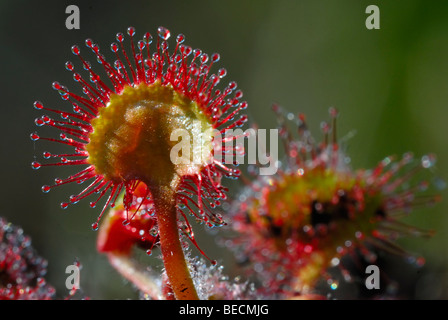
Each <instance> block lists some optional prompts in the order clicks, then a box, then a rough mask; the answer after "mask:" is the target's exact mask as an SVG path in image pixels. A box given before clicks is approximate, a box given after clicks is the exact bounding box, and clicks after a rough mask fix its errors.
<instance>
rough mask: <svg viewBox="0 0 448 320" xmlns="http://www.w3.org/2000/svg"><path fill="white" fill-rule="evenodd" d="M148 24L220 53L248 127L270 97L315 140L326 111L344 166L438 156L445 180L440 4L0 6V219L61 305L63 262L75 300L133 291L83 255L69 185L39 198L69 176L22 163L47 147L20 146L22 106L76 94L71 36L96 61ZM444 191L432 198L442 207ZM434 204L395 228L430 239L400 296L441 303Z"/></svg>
mask: <svg viewBox="0 0 448 320" xmlns="http://www.w3.org/2000/svg"><path fill="white" fill-rule="evenodd" d="M69 4H77V5H78V6H79V8H80V11H81V29H80V30H67V29H66V28H65V19H66V17H67V15H66V14H65V8H66V6H67V5H69ZM370 4H376V5H378V6H379V8H380V10H381V29H380V30H367V29H366V27H365V19H366V17H367V14H366V13H365V9H366V7H367V6H368V5H370ZM160 25H163V26H165V27H167V28H169V29H170V30H171V32H172V34H174V35H176V34H178V33H183V34H185V36H186V39H187V41H186V43H187V44H189V45H191V46H192V47H193V48H196V47H199V48H201V49H203V50H204V51H205V52H208V53H213V52H219V53H220V54H221V62H220V66H225V67H226V69H227V70H228V75H227V77H226V80H228V81H230V80H235V81H236V82H237V83H238V85H239V88H241V89H242V90H243V91H244V98H245V99H246V100H247V101H248V102H249V110H248V113H249V115H251V117H252V119H253V120H254V121H256V122H258V123H259V126H260V127H261V128H274V127H275V126H276V123H275V121H274V118H273V116H272V113H271V112H270V107H271V105H272V103H274V102H276V103H279V104H281V105H282V106H284V107H285V108H288V109H289V110H291V111H292V112H304V113H306V114H307V116H308V119H309V123H310V126H311V128H314V129H315V131H314V132H316V134H318V133H319V131H318V127H319V123H320V121H322V120H325V119H327V115H328V113H327V112H328V107H330V106H335V107H337V108H338V109H339V110H340V114H341V115H340V117H339V120H338V121H339V133H340V136H343V135H345V134H348V133H349V132H351V131H352V130H356V132H357V134H356V135H355V136H354V137H353V138H352V139H351V140H350V142H349V155H350V156H351V158H352V165H353V167H354V168H370V167H372V166H374V165H375V164H376V163H377V162H378V161H379V160H381V159H382V158H384V157H385V156H387V155H390V154H398V155H401V154H402V153H404V152H406V151H413V152H414V153H415V154H416V155H417V156H421V155H423V154H425V153H429V152H433V153H436V154H437V156H438V164H437V168H436V169H437V171H436V173H437V175H440V176H441V177H444V178H445V179H446V178H448V169H447V166H446V164H447V163H448V152H447V151H448V150H447V140H446V137H447V133H448V131H447V130H448V129H447V128H448V125H447V124H448V111H447V105H448V77H447V75H448V2H446V1H442V0H440V1H435V0H432V1H427V0H422V1H417V0H382V1H376V0H375V1H374V0H372V1H362V0H339V1H335V0H308V1H281V0H280V1H279V0H275V1H236V0H231V1H180V0H179V1H152V0H150V1H149V0H148V1H90V2H87V1H84V2H81V1H70V2H67V1H12V0H2V1H1V2H0V39H1V40H0V41H1V42H0V43H1V44H0V64H1V74H0V79H1V80H0V81H1V96H0V99H1V125H0V130H1V131H0V134H1V138H2V139H1V150H2V157H1V177H2V183H1V187H0V188H1V192H0V194H1V198H0V199H1V200H2V201H1V207H0V208H1V209H0V210H1V212H0V215H2V216H5V217H6V218H7V219H8V220H9V221H11V222H13V223H15V224H18V225H21V226H22V227H23V228H24V229H25V232H26V233H27V234H29V235H31V237H32V239H33V243H34V246H35V248H36V249H37V250H38V251H39V253H40V254H41V255H42V256H43V257H45V258H47V259H48V260H49V268H48V276H47V280H48V282H50V283H51V284H53V285H54V286H55V287H57V289H58V295H59V296H60V297H63V296H64V295H66V293H67V292H66V290H65V287H64V282H65V277H66V275H65V273H64V272H65V267H66V266H67V265H68V264H71V263H72V262H73V259H74V258H75V257H78V258H79V259H80V261H81V263H82V264H83V265H84V269H83V270H82V272H81V285H82V287H83V289H84V290H85V292H86V294H87V295H88V296H90V297H92V298H94V299H96V298H113V299H115V298H128V297H130V298H135V297H137V296H136V294H135V293H134V292H133V291H132V290H131V287H130V286H129V285H127V284H126V283H125V282H124V281H122V280H121V279H120V278H119V277H118V275H117V274H116V273H115V271H114V270H113V269H112V268H111V267H110V266H109V265H108V264H107V260H106V259H105V257H103V256H101V255H99V254H97V253H96V251H95V237H96V233H95V232H93V231H91V229H90V225H91V223H92V222H93V221H94V220H95V219H96V215H97V213H98V210H97V209H96V210H94V209H90V208H89V206H88V201H84V202H81V203H79V204H78V205H76V206H74V207H70V208H69V209H68V210H66V211H63V210H61V209H60V207H59V203H60V202H62V201H64V200H65V199H66V198H67V197H68V196H69V195H71V194H75V193H76V192H78V190H79V186H76V185H71V186H65V187H61V188H59V189H58V190H53V191H52V192H50V193H49V194H42V192H41V191H40V187H41V186H42V185H43V184H49V183H51V182H52V181H53V179H54V177H64V176H66V175H68V174H69V173H70V172H73V171H71V170H68V171H66V170H64V169H62V168H42V169H41V170H39V171H37V172H34V171H32V170H31V167H30V163H31V161H33V158H34V156H35V155H36V156H37V157H38V158H39V159H41V154H42V151H45V150H48V151H55V150H57V146H55V145H54V144H52V145H50V144H45V143H44V142H39V143H37V144H36V145H34V144H33V143H32V142H31V141H30V139H29V134H30V133H31V132H34V131H35V130H37V129H36V127H35V126H34V119H35V118H36V117H39V116H40V115H41V114H40V113H39V112H37V111H36V110H34V109H33V102H34V101H35V100H41V101H42V102H43V103H44V104H45V105H47V106H52V107H55V108H58V107H60V106H62V107H63V108H67V107H68V104H67V103H64V102H63V101H62V100H60V98H59V96H58V94H57V93H56V92H54V91H53V90H52V89H51V83H52V82H53V81H55V80H57V81H60V82H61V83H62V84H65V85H66V86H68V87H69V88H71V89H72V90H78V88H76V84H75V83H74V81H73V80H72V75H71V74H70V73H69V72H68V71H66V70H65V68H64V63H65V62H66V61H67V60H72V61H74V62H75V61H76V59H75V58H74V57H73V55H72V54H71V52H70V47H71V46H72V45H73V44H79V45H82V48H84V46H83V43H84V40H85V39H86V38H92V39H93V40H94V41H96V42H97V43H98V44H99V45H100V47H101V48H103V52H105V53H106V54H107V55H109V53H108V52H109V50H106V49H108V46H109V44H110V43H111V42H113V41H115V34H116V33H117V32H125V31H126V28H127V27H128V26H134V27H135V28H136V30H137V34H138V36H139V37H141V35H142V34H143V32H145V31H149V32H151V33H153V34H155V33H156V29H157V27H158V26H160ZM86 51H87V49H84V52H85V56H87V57H88V58H89V59H90V60H92V59H91V58H92V57H91V56H90V52H89V53H87V52H86ZM109 58H110V59H109V60H111V59H112V56H111V55H109ZM76 62H77V61H76ZM92 62H94V61H92ZM78 68H80V66H79V65H78ZM75 88H76V89H75ZM49 131H50V130H49ZM39 132H40V133H42V135H44V133H45V132H47V131H46V130H43V129H39ZM53 132H54V131H53ZM229 185H232V186H234V185H235V184H233V183H230V184H229ZM446 193H447V192H446V191H442V195H443V196H445V198H446V196H447V194H446ZM447 208H448V205H447V202H446V199H445V200H444V201H443V202H442V203H441V204H439V205H437V206H436V207H434V208H429V209H426V210H422V211H418V212H416V214H415V215H412V216H411V217H409V218H408V219H407V221H409V222H410V223H413V224H416V225H419V226H421V227H424V228H434V229H436V230H437V231H438V232H437V235H436V236H435V237H434V238H432V239H430V240H426V239H418V240H412V241H407V243H406V245H407V248H410V249H411V250H412V251H415V252H420V253H421V254H422V255H423V256H425V257H426V258H427V260H428V262H427V265H426V266H425V267H424V268H423V269H422V270H420V271H419V273H418V274H417V275H416V277H417V284H416V286H412V287H411V289H409V290H412V292H409V295H410V296H413V297H416V298H419V299H425V298H433V299H434V298H443V299H444V298H447V297H448V270H447V266H448V260H447V256H448V249H447V248H448V246H447V239H448V238H447V235H446V231H447V230H448V219H447V217H448V215H447V212H446V209H447ZM196 229H197V230H198V229H200V228H196ZM199 242H200V244H202V247H203V248H204V249H205V250H206V251H207V250H209V251H207V252H208V253H210V255H211V256H212V258H215V259H220V258H221V253H220V251H223V249H218V250H216V249H212V248H210V247H208V246H207V244H209V243H211V242H213V241H211V240H210V239H209V236H208V235H203V236H201V237H199ZM222 257H223V258H224V259H225V265H226V269H225V270H227V271H228V272H229V273H232V268H231V262H232V260H231V259H230V255H229V254H228V253H225V252H222ZM141 260H142V263H145V260H146V259H145V258H144V257H143V258H141ZM415 272H416V273H417V271H415ZM414 278H415V277H413V279H414Z"/></svg>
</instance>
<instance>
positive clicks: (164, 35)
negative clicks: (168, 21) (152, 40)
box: [157, 27, 171, 41]
mask: <svg viewBox="0 0 448 320" xmlns="http://www.w3.org/2000/svg"><path fill="white" fill-rule="evenodd" d="M157 33H158V35H159V37H160V38H161V39H162V40H165V41H166V40H168V39H169V37H170V36H171V33H170V31H169V30H168V29H167V28H165V27H159V28H158V29H157Z"/></svg>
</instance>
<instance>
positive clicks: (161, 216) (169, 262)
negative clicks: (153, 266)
mask: <svg viewBox="0 0 448 320" xmlns="http://www.w3.org/2000/svg"><path fill="white" fill-rule="evenodd" d="M172 190H175V189H174V188H173V187H172V186H170V187H163V186H159V187H158V188H155V190H152V196H153V200H154V206H155V211H156V215H157V223H158V227H159V237H160V247H161V251H162V256H163V262H164V265H165V270H166V274H167V276H168V279H169V283H170V285H171V287H172V289H173V292H174V295H175V297H176V299H177V300H198V299H199V298H198V294H197V292H196V289H195V287H194V284H193V280H192V279H191V276H190V272H189V270H188V267H187V262H186V261H185V256H184V252H183V250H182V245H181V243H180V237H179V227H178V224H177V210H176V199H175V196H174V192H173V191H172Z"/></svg>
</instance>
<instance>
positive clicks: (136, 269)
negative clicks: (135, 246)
mask: <svg viewBox="0 0 448 320" xmlns="http://www.w3.org/2000/svg"><path fill="white" fill-rule="evenodd" d="M107 258H108V259H109V263H110V264H111V265H112V266H113V267H114V268H115V270H117V271H118V272H119V273H120V274H121V275H122V276H123V277H124V278H125V279H127V280H128V281H130V282H131V283H133V284H134V285H135V286H136V287H137V288H138V289H139V290H140V291H142V292H143V293H145V294H147V295H148V296H149V297H151V299H154V300H158V299H160V298H161V295H162V292H161V290H160V288H159V286H158V285H157V284H156V282H155V280H154V279H155V275H153V274H151V273H150V272H148V271H146V270H142V267H141V266H140V265H138V264H137V262H136V261H134V260H132V259H131V258H130V257H129V256H128V255H123V254H116V253H108V254H107Z"/></svg>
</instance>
